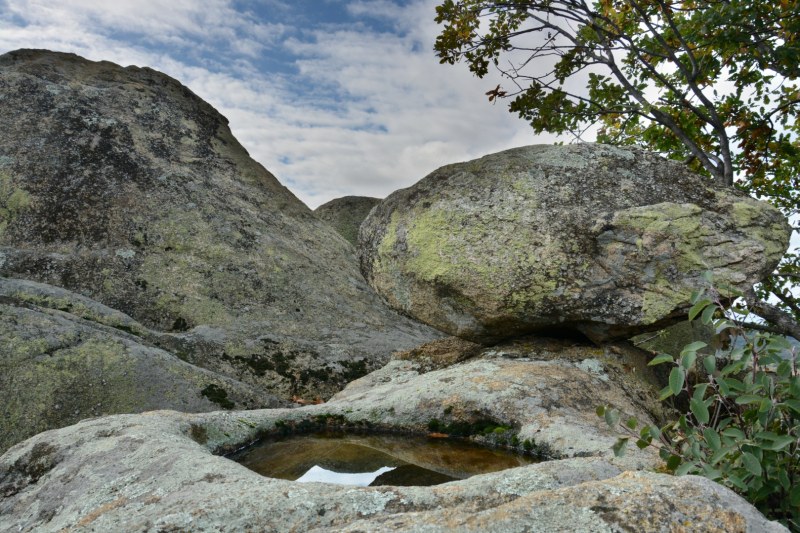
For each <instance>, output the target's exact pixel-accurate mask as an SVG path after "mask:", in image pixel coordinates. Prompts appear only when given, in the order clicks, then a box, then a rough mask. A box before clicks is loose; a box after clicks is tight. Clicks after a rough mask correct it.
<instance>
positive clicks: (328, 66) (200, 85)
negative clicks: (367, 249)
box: [0, 0, 554, 207]
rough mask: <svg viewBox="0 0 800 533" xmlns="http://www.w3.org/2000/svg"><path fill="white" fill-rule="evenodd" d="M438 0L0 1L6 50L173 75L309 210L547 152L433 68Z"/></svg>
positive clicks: (463, 73)
mask: <svg viewBox="0 0 800 533" xmlns="http://www.w3.org/2000/svg"><path fill="white" fill-rule="evenodd" d="M437 3H438V2H437V1H436V0H203V1H199V0H114V1H113V2H110V1H107V0H59V1H58V2H54V1H52V0H0V53H4V52H7V51H9V50H14V49H17V48H47V49H51V50H59V51H66V52H74V53H77V54H79V55H81V56H84V57H87V58H89V59H92V60H109V61H113V62H115V63H119V64H121V65H126V66H127V65H139V66H149V67H153V68H155V69H157V70H160V71H162V72H165V73H167V74H169V75H170V76H173V77H175V78H177V79H178V80H180V81H181V82H182V83H184V84H185V85H187V86H188V87H189V88H190V89H192V90H193V91H194V92H195V93H197V94H198V95H200V96H201V97H202V98H204V99H205V100H207V101H208V102H210V103H211V104H212V105H214V106H215V107H216V108H217V109H219V110H220V111H221V112H222V114H224V115H225V116H226V117H228V119H229V120H230V123H231V128H232V129H233V133H234V135H235V136H236V137H237V138H238V139H239V140H240V141H241V143H242V144H243V145H244V146H245V147H246V148H247V149H248V151H249V152H250V154H251V155H252V156H253V157H254V158H255V159H256V160H258V161H259V162H261V163H262V164H263V165H264V166H265V167H267V169H269V170H270V171H271V172H272V173H273V174H275V175H276V176H277V177H278V179H279V180H280V181H281V182H282V183H284V184H285V185H287V186H288V187H289V188H290V189H291V190H292V191H293V192H294V193H295V194H296V195H297V196H298V197H299V198H300V199H301V200H303V201H304V202H305V203H306V204H308V205H309V206H310V207H316V206H318V205H319V204H321V203H324V202H326V201H328V200H330V199H332V198H336V197H339V196H345V195H353V194H354V195H365V196H378V197H383V196H386V195H387V194H389V193H390V192H392V191H394V190H396V189H398V188H401V187H406V186H408V185H411V184H412V183H414V182H416V181H417V180H419V179H420V178H422V177H423V176H425V175H426V174H428V173H429V172H431V171H432V170H434V169H436V168H437V167H439V166H441V165H443V164H447V163H453V162H456V161H464V160H468V159H472V158H475V157H479V156H481V155H485V154H487V153H491V152H495V151H498V150H502V149H505V148H511V147H514V146H521V145H525V144H534V143H537V142H552V141H553V140H554V138H552V137H538V138H537V137H534V135H533V133H532V131H531V130H530V129H529V127H528V126H527V125H526V124H525V123H524V122H523V121H521V120H520V119H519V118H517V117H516V115H512V114H510V113H509V112H508V110H507V107H506V106H505V105H504V103H500V104H497V105H492V104H490V103H489V102H488V100H487V98H486V96H485V95H484V93H485V92H486V91H488V90H489V89H492V88H494V86H495V85H496V83H497V81H498V80H496V79H495V78H487V79H484V80H478V79H476V78H474V77H472V76H471V75H470V73H469V72H468V70H467V68H466V67H465V66H464V65H456V66H449V65H440V64H439V62H438V60H437V59H436V57H435V55H434V53H433V50H432V48H433V42H434V39H435V37H436V35H437V33H438V30H437V25H436V24H435V22H434V21H433V19H434V16H435V10H434V8H435V6H436V5H437Z"/></svg>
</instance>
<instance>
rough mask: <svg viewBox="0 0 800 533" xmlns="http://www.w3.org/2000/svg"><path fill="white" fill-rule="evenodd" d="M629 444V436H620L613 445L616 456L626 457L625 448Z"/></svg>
mask: <svg viewBox="0 0 800 533" xmlns="http://www.w3.org/2000/svg"><path fill="white" fill-rule="evenodd" d="M627 446H628V437H620V438H619V439H617V442H615V443H614V445H613V446H612V447H611V449H612V450H614V456H615V457H624V456H625V448H627Z"/></svg>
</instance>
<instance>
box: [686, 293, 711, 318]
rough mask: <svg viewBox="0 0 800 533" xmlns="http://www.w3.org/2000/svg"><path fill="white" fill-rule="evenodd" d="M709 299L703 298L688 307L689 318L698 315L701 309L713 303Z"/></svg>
mask: <svg viewBox="0 0 800 533" xmlns="http://www.w3.org/2000/svg"><path fill="white" fill-rule="evenodd" d="M713 303H714V302H712V301H711V300H709V299H708V298H703V299H702V300H698V301H697V302H695V304H694V305H693V306H692V307H691V308H690V309H689V320H694V319H695V317H696V316H697V315H699V314H700V313H701V312H702V311H703V309H705V308H706V307H708V306H709V305H711V304H713Z"/></svg>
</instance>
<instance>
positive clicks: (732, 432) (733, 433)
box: [722, 428, 747, 441]
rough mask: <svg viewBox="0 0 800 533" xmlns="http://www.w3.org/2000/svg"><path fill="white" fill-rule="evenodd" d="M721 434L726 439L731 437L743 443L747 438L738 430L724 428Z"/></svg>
mask: <svg viewBox="0 0 800 533" xmlns="http://www.w3.org/2000/svg"><path fill="white" fill-rule="evenodd" d="M722 434H723V435H725V436H726V437H733V438H734V439H736V440H739V441H743V440H745V439H746V438H747V436H746V435H745V434H744V431H742V430H741V429H738V428H725V429H723V430H722Z"/></svg>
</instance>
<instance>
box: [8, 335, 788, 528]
mask: <svg viewBox="0 0 800 533" xmlns="http://www.w3.org/2000/svg"><path fill="white" fill-rule="evenodd" d="M451 348H452V347H451ZM452 349H453V350H457V348H452ZM467 349H471V347H467ZM431 351H432V352H439V351H441V350H439V349H438V348H436V347H434V349H432V350H431ZM632 364H637V363H636V361H635V360H633V359H631V358H628V357H622V358H620V356H619V355H618V354H617V353H616V352H614V351H609V350H602V349H599V348H594V347H589V346H569V345H568V344H566V343H564V342H559V341H551V340H526V341H518V342H515V343H511V344H505V345H501V346H497V347H494V348H489V349H485V350H483V351H481V352H480V353H477V354H473V355H472V357H471V358H468V359H466V360H462V361H461V362H456V363H454V364H452V365H451V366H443V367H441V368H439V369H436V370H430V371H428V372H425V371H424V369H423V368H422V367H421V366H419V365H420V363H419V362H417V361H414V360H411V359H400V360H395V361H393V362H392V363H390V364H389V365H388V366H387V367H385V368H384V369H382V370H381V371H379V372H376V373H373V374H370V375H368V376H365V377H364V378H362V379H361V380H359V381H356V382H354V383H351V384H350V385H349V386H348V387H347V388H346V389H345V390H344V391H342V392H341V393H340V394H339V395H338V396H337V397H336V398H334V399H332V400H331V401H329V402H328V403H327V404H323V405H315V406H309V407H303V408H299V409H270V410H260V411H249V412H230V411H225V412H215V413H200V414H191V415H190V414H181V413H176V412H169V411H157V412H150V413H145V414H141V415H117V416H112V417H104V418H99V419H93V420H88V421H84V422H81V423H80V424H77V425H75V426H70V427H67V428H62V429H59V430H54V431H49V432H45V433H42V434H40V435H37V436H36V437H33V438H32V439H29V440H27V441H25V442H23V443H20V444H18V445H16V446H15V447H13V448H12V449H10V450H9V451H7V452H6V453H5V454H4V455H3V456H2V457H0V531H42V532H48V531H60V530H62V529H63V528H68V529H69V531H176V530H191V531H247V530H254V531H310V530H318V531H340V530H341V531H398V530H402V531H427V530H430V531H481V532H483V531H497V532H508V531H542V532H544V531H596V532H601V531H602V532H607V531H608V532H610V531H680V530H683V529H686V530H687V531H688V530H691V531H726V532H754V533H755V532H770V531H775V532H778V531H786V530H785V529H784V528H782V527H781V526H779V525H777V524H774V523H770V522H768V521H767V520H765V519H764V517H763V516H761V515H760V514H759V513H758V512H757V511H756V510H755V509H754V508H753V507H752V506H750V505H749V504H748V503H746V502H745V501H744V500H743V499H742V498H740V497H738V496H736V495H735V494H733V493H732V492H730V491H729V490H727V489H725V488H723V487H721V486H720V485H717V484H715V483H713V482H711V481H708V480H706V479H704V478H698V477H692V476H688V477H681V478H676V477H672V476H667V475H662V474H655V473H652V472H646V471H637V470H641V469H649V468H652V467H653V466H655V464H656V462H657V461H656V458H655V455H654V454H651V453H648V452H635V453H632V454H631V455H629V456H626V458H625V459H622V460H620V459H615V458H613V457H612V455H611V452H610V450H609V446H610V444H611V443H612V442H613V441H614V439H615V435H613V434H611V433H610V432H609V430H608V429H607V428H606V426H605V424H604V423H603V422H601V421H600V420H599V419H597V417H596V416H595V415H594V413H593V411H594V409H593V406H594V405H596V403H598V402H603V401H608V402H611V403H613V404H615V405H617V406H618V407H620V408H622V409H623V410H625V411H627V412H629V413H636V414H637V415H638V416H640V417H643V418H646V417H647V416H648V415H647V413H646V412H644V411H643V410H642V409H641V408H640V407H638V406H637V404H639V403H640V401H639V400H637V399H636V398H635V397H634V396H636V394H637V393H636V390H639V389H640V388H642V387H646V382H647V380H646V379H642V378H643V376H641V377H640V376H638V374H637V373H636V372H633V371H632V370H631V368H630V365H632ZM626 367H627V370H625V369H626ZM421 372H422V373H421ZM537 376H538V377H537ZM626 383H627V384H626ZM625 390H629V391H632V392H630V393H626V392H625ZM587 410H588V412H587ZM478 415H479V416H481V417H488V418H492V419H494V420H496V421H497V422H498V423H504V424H507V425H508V426H510V427H511V428H513V429H512V431H514V432H515V433H516V434H517V435H518V436H519V437H520V438H522V437H525V436H529V437H530V438H533V439H535V440H536V441H537V444H544V443H548V444H550V451H551V453H554V454H555V453H557V454H561V455H563V456H564V457H565V458H563V459H558V460H553V461H547V462H543V463H539V464H535V465H530V466H525V467H520V468H514V469H510V470H504V471H500V472H495V473H491V474H483V475H478V476H474V477H471V478H469V479H466V480H462V481H456V482H452V483H447V484H443V485H438V486H434V487H394V486H384V487H364V488H359V487H352V486H333V485H327V484H320V483H312V484H299V483H296V482H291V481H284V480H279V479H270V478H265V477H261V476H259V475H258V474H256V473H254V472H252V471H250V470H247V469H246V468H244V467H243V466H241V465H239V464H237V463H234V462H233V461H230V460H228V459H226V458H224V457H220V456H219V455H217V454H219V453H221V452H223V451H226V450H233V449H236V448H237V447H238V446H240V445H241V444H242V443H248V442H252V441H253V440H254V439H256V438H257V436H258V435H260V434H264V433H265V432H266V433H269V432H274V431H280V430H282V429H285V428H287V427H295V428H299V427H304V425H305V427H312V426H314V425H315V424H328V425H329V424H332V423H335V424H338V425H340V426H342V425H345V426H350V427H356V428H361V429H362V430H363V429H364V428H373V429H378V428H383V429H392V430H394V431H415V432H420V431H425V428H426V426H427V425H428V424H429V419H430V418H431V417H438V418H440V419H441V420H442V421H447V422H455V421H457V420H461V421H465V422H469V421H470V420H472V419H473V418H474V417H475V416H478ZM491 433H492V434H493V435H495V434H496V432H494V431H493V432H491Z"/></svg>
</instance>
